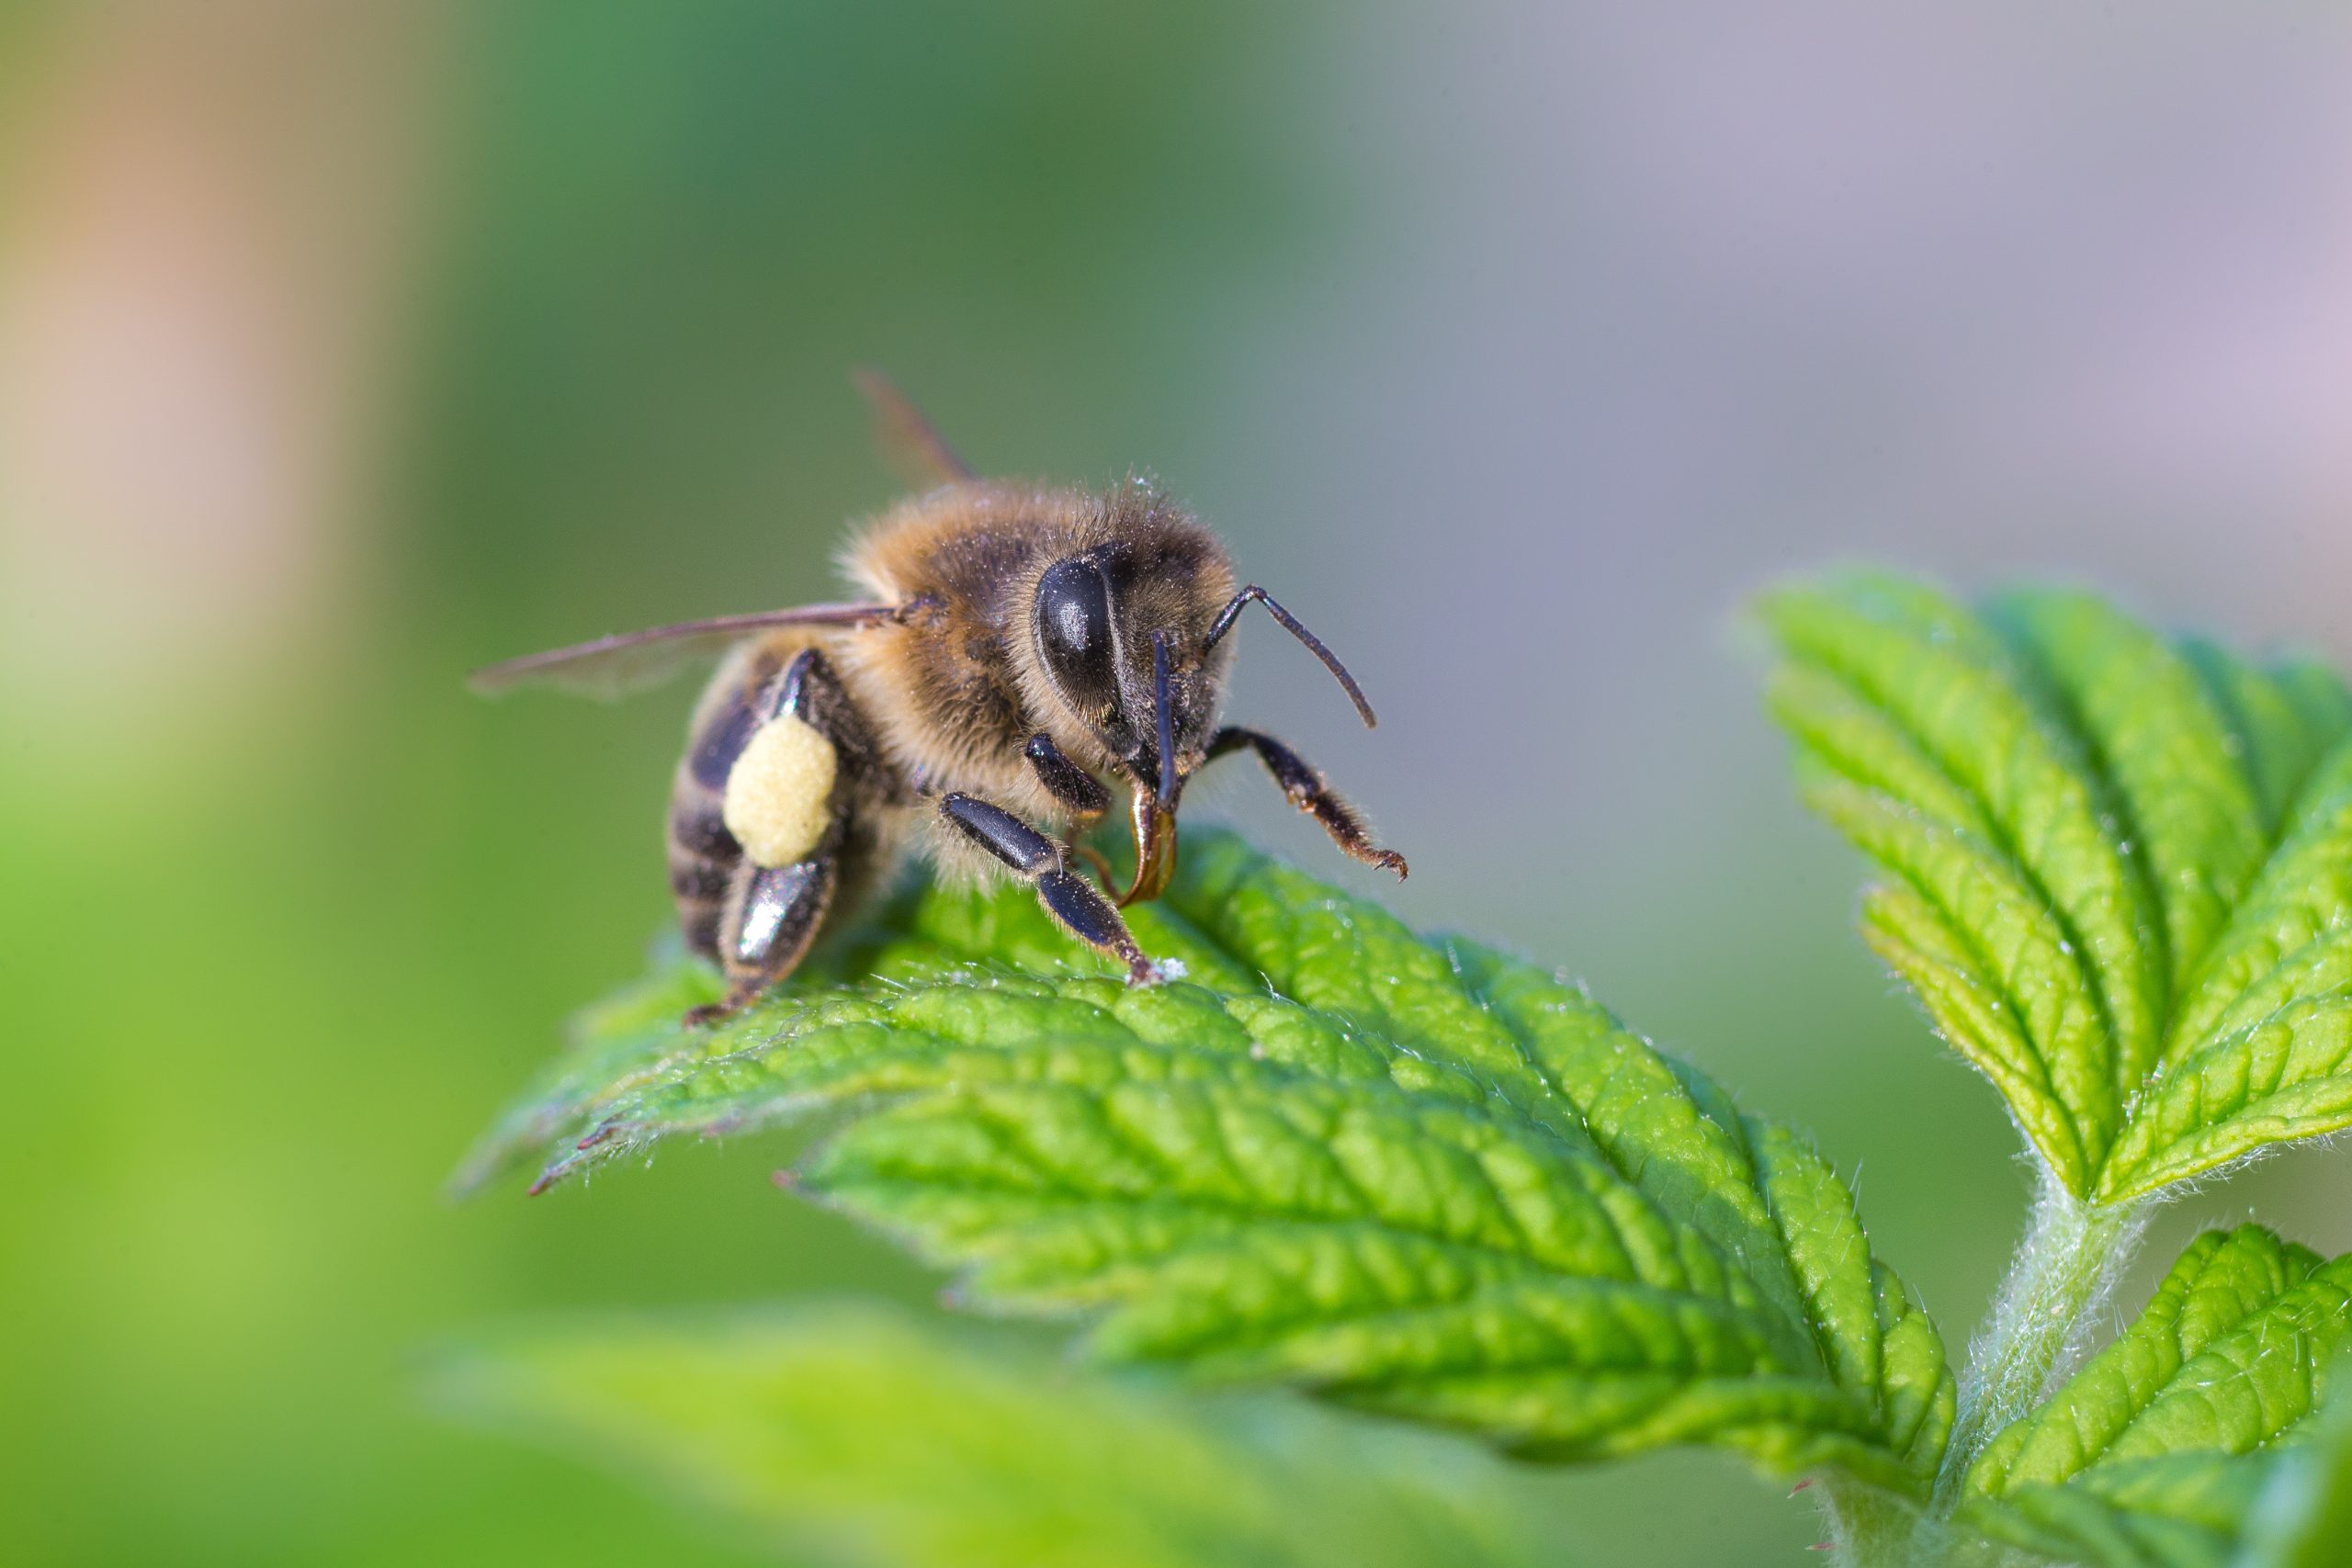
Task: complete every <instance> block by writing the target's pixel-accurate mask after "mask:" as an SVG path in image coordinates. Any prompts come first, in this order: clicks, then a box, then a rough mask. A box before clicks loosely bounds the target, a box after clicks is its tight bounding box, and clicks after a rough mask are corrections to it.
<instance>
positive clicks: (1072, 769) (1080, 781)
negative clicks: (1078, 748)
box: [1021, 732, 1117, 887]
mask: <svg viewBox="0 0 2352 1568" xmlns="http://www.w3.org/2000/svg"><path fill="white" fill-rule="evenodd" d="M1021 754H1022V755H1023V757H1026V758H1028V759H1029V772H1030V773H1032V774H1033V775H1034V776H1035V778H1036V780H1037V783H1038V784H1039V785H1040V786H1041V787H1043V788H1044V790H1045V792H1046V794H1047V795H1052V796H1053V797H1054V799H1055V800H1057V802H1059V803H1060V804H1061V806H1062V807H1063V809H1065V810H1067V811H1068V812H1069V814H1070V815H1071V816H1072V817H1073V818H1076V819H1077V828H1078V831H1079V832H1080V833H1083V832H1085V831H1087V830H1088V829H1091V828H1092V827H1093V826H1094V824H1095V823H1097V822H1099V821H1101V820H1102V819H1103V813H1104V812H1106V811H1108V810H1110V809H1111V792H1110V791H1109V790H1107V789H1104V788H1103V781H1102V780H1100V779H1098V778H1096V777H1095V776H1094V775H1093V774H1092V773H1088V772H1087V771H1086V770H1085V769H1084V768H1081V767H1080V766H1079V765H1078V764H1077V763H1076V762H1073V761H1070V760H1069V756H1068V755H1067V754H1066V753H1065V752H1064V751H1063V750H1062V749H1061V748H1060V747H1058V746H1057V745H1055V744H1054V738H1053V737H1052V736H1050V735H1046V734H1045V733H1043V732H1040V733H1038V734H1035V735H1033V736H1031V737H1030V738H1029V743H1028V744H1027V745H1026V746H1023V748H1022V749H1021ZM1070 850H1071V852H1073V853H1075V854H1076V855H1078V856H1079V857H1080V859H1082V860H1083V861H1085V862H1086V863H1087V864H1089V865H1091V866H1092V867H1093V868H1094V874H1095V875H1096V876H1098V877H1100V878H1102V879H1103V886H1105V887H1113V886H1117V885H1116V884H1115V883H1114V882H1113V881H1112V880H1111V866H1110V863H1108V862H1107V861H1105V860H1103V856H1102V854H1101V853H1100V852H1098V851H1096V850H1094V849H1093V848H1092V847H1091V846H1089V845H1086V844H1082V843H1076V842H1073V843H1072V844H1071V845H1070Z"/></svg>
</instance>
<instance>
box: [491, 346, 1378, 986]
mask: <svg viewBox="0 0 2352 1568" xmlns="http://www.w3.org/2000/svg"><path fill="white" fill-rule="evenodd" d="M858 381H859V386H860V388H861V389H862V390H863V391H864V392H865V394H866V397H867V399H868V400H869V401H870V402H871V403H872V404H873V405H874V410H875V412H876V420H877V424H878V426H879V429H880V431H881V433H882V435H883V437H884V440H885V444H886V446H888V447H891V448H893V449H895V450H896V452H897V453H898V454H899V457H901V458H902V459H904V460H905V462H906V465H907V466H908V467H909V468H910V471H912V472H914V473H916V474H918V475H920V476H921V477H922V478H923V479H928V480H930V481H931V482H932V488H930V489H929V490H927V491H924V492H923V493H921V494H918V495H915V496H912V497H910V498H909V499H907V500H904V501H901V502H899V503H898V504H897V505H896V506H894V507H892V508H891V509H890V510H888V512H886V513H883V514H882V515H881V516H880V517H879V518H878V519H876V521H875V522H873V523H872V524H871V525H869V526H867V527H866V528H865V530H864V531H863V532H862V533H861V534H860V535H859V536H857V537H855V538H854V540H853V541H852V542H851V544H850V546H849V547H848V549H847V551H846V552H845V554H844V556H843V566H844V568H845V570H846V571H847V574H848V575H849V576H850V578H852V579H853V580H854V581H855V582H856V584H857V585H858V587H859V588H860V589H862V590H863V591H864V592H865V598H862V599H860V600H858V601H856V602H854V603H848V604H810V605H803V606H800V607H798V608H796V609H788V610H773V611H766V612H762V613H757V614H752V615H725V616H720V617H718V618H717V619H714V620H705V621H695V622H690V623H687V624H684V625H681V626H659V627H656V628H654V629H652V630H650V631H640V632H631V633H627V634H624V635H621V636H616V637H604V638H601V639H599V640H597V641H594V642H589V643H582V644H580V645H578V646H576V647H572V648H563V649H555V650H553V651H551V652H547V653H536V654H531V655H529V656H527V657H526V658H522V659H516V660H509V661H507V662H505V663H503V664H495V665H492V666H491V667H490V668H488V669H486V670H481V671H477V672H476V673H475V674H474V676H473V677H472V684H473V686H474V688H475V689H476V690H477V691H481V692H484V693H499V692H503V691H506V690H509V689H511V688H514V687H516V686H522V685H527V684H534V683H547V684H551V685H554V686H558V687H561V688H564V689H568V690H571V691H575V692H582V693H585V694H591V695H599V696H613V695H617V694H621V693H623V692H626V691H629V690H633V689H636V688H638V687H639V686H642V685H645V684H649V683H651V682H654V681H657V680H659V679H662V678H663V677H665V676H666V675H668V674H670V673H672V672H673V671H675V670H676V669H678V668H679V667H681V666H682V665H684V664H685V663H687V662H690V661H692V660H695V658H698V657H703V658H707V657H710V656H712V655H718V656H720V663H719V666H718V671H717V673H716V674H715V675H714V676H713V677H712V679H711V682H710V683H709V685H708V686H707V688H705V690H704V692H703V694H702V698H701V700H700V701H699V702H698V703H696V704H695V710H694V717H693V720H692V722H691V723H690V724H689V726H688V728H687V739H686V750H685V755H684V757H683V758H682V759H681V760H680V761H679V763H678V767H677V773H676V776H675V780H674V783H673V787H672V790H671V795H670V811H669V819H668V834H669V856H668V859H669V876H670V890H671V893H672V895H673V897H674V898H675V900H676V904H677V912H678V921H679V924H680V926H681V927H682V928H683V930H684V934H685V939H686V942H687V943H688V944H689V945H690V946H691V947H693V948H694V949H695V951H696V952H698V953H703V954H704V955H706V956H707V957H708V958H710V959H711V960H712V961H713V962H715V963H716V964H718V966H719V968H720V969H721V970H722V971H723V973H724V974H725V976H726V978H727V982H728V989H727V992H726V995H725V997H724V999H722V1000H720V1001H718V1002H717V1003H714V1004H711V1005H709V1006H707V1007H704V1008H698V1009H696V1010H695V1011H694V1012H693V1013H691V1014H689V1015H688V1018H689V1021H695V1022H708V1021H716V1020H718V1019H721V1018H724V1017H726V1016H728V1015H729V1014H731V1013H733V1012H735V1011H737V1010H740V1009H741V1008H743V1007H745V1006H748V1005H749V1004H750V1003H751V1002H752V1001H753V1000H755V999H756V998H758V997H759V996H760V995H761V994H762V993H763V992H764V991H765V990H766V989H767V988H768V987H771V986H773V985H775V983H776V982H777V981H779V980H781V979H783V978H784V977H785V976H787V975H789V974H790V973H791V972H792V970H793V968H794V966H795V965H797V964H798V963H799V962H800V961H801V959H802V957H803V956H804V955H805V954H806V953H808V951H809V947H810V946H811V945H812V944H813V943H814V942H815V941H816V940H817V938H818V937H819V936H820V934H822V933H823V931H825V930H826V929H827V927H828V926H829V925H831V924H832V923H834V922H836V921H837V920H839V919H842V917H843V915H845V914H846V913H847V912H848V911H849V910H850V909H851V908H854V905H855V904H856V903H857V901H858V899H859V898H860V897H862V896H863V895H865V893H867V892H869V891H870V890H872V889H873V888H874V887H876V886H877V885H878V884H879V883H881V882H882V881H883V880H884V879H885V878H886V877H887V876H888V874H889V873H890V872H891V870H892V869H893V868H894V867H895V866H896V865H897V864H898V863H899V861H900V859H901V858H902V857H903V856H904V855H905V854H906V853H908V852H910V850H918V849H919V850H921V851H922V852H926V853H927V854H928V855H929V856H930V858H931V859H932V860H933V862H934V863H936V864H939V865H941V866H943V867H944V868H946V869H949V870H976V871H978V872H980V873H982V874H1011V875H1013V876H1016V877H1019V878H1020V879H1022V880H1023V881H1024V882H1026V883H1028V884H1029V886H1032V887H1033V888H1035V890H1036V895H1037V897H1038V900H1039V901H1040V902H1041V903H1042V904H1043V905H1044V906H1045V908H1046V912H1047V913H1049V914H1050V915H1051V916H1052V917H1053V918H1054V919H1056V920H1057V922H1059V923H1060V925H1061V926H1062V927H1063V928H1064V929H1065V930H1067V931H1069V933H1070V934H1071V935H1072V936H1073V937H1075V938H1077V939H1078V940H1079V941H1080V942H1084V943H1086V944H1087V945H1088V946H1090V947H1092V948H1094V949H1096V950H1098V951H1099V952H1102V953H1107V954H1110V955H1111V956H1113V957H1114V958H1115V959H1117V960H1119V961H1120V962H1122V963H1123V964H1125V966H1126V971H1127V978H1128V981H1129V983H1130V984H1133V985H1147V984H1149V983H1151V982H1153V981H1154V980H1156V979H1158V978H1159V971H1158V969H1157V968H1156V967H1155V965H1154V964H1152V962H1151V960H1150V959H1149V958H1148V956H1146V954H1145V953H1144V952H1143V950H1142V949H1141V947H1139V946H1138V945H1137V944H1136V939H1135V936H1134V934H1133V933H1132V932H1131V931H1129V930H1128V928H1127V924H1126V921H1125V919H1122V918H1121V917H1120V914H1119V909H1120V908H1121V907H1123V906H1125V905H1128V904H1133V903H1136V902H1138V901H1141V900H1144V899H1148V898H1152V897H1157V896H1158V895H1159V893H1160V892H1161V891H1162V890H1163V889H1164V888H1165V887H1166V886H1168V882H1169V879H1170V876H1171V875H1172V874H1174V871H1175V867H1176V846H1177V836H1176V810H1177V803H1178V801H1179V799H1180V797H1181V796H1182V793H1183V789H1184V785H1185V784H1186V783H1187V782H1188V781H1189V780H1190V779H1191V778H1192V777H1193V774H1195V773H1198V772H1199V771H1200V770H1201V769H1202V768H1204V767H1205V766H1207V765H1208V764H1209V763H1210V762H1213V761H1216V759H1218V758H1220V757H1224V756H1227V755H1229V754H1231V753H1233V752H1237V751H1249V752H1252V753H1254V754H1255V755H1256V756H1257V758H1258V760H1259V761H1260V762H1261V763H1262V764H1263V765H1264V767H1265V768H1266V769H1267V771H1268V772H1269V773H1272V775H1273V778H1274V782H1275V783H1276V784H1279V785H1280V786H1281V788H1282V790H1283V794H1284V795H1287V796H1289V798H1290V800H1291V801H1292V803H1293V804H1294V805H1295V806H1296V807H1298V808H1299V809H1300V810H1301V811H1304V812H1306V814H1307V815H1309V816H1311V817H1313V818H1315V819H1316V820H1317V822H1319V823H1321V824H1322V825H1323V828H1324V829H1325V830H1326V831H1327V832H1329V835H1330V837H1331V839H1332V840H1333V841H1334V842H1335V843H1337V844H1338V845H1339V847H1340V849H1341V850H1343V851H1345V852H1347V853H1349V854H1351V855H1352V856H1354V857H1355V858H1356V859H1358V860H1360V861H1363V862H1365V863H1369V864H1372V865H1375V866H1380V867H1383V868H1385V869H1387V870H1389V871H1393V872H1395V873H1396V874H1397V875H1398V876H1399V877H1402V876H1403V875H1405V874H1406V864H1405V860H1404V857H1403V856H1402V855H1399V854H1397V852H1395V851H1393V850H1387V849H1383V848H1381V847H1379V846H1378V845H1377V844H1375V843H1374V841H1373V839H1372V836H1371V834H1370V833H1369V832H1368V831H1367V830H1366V829H1365V827H1364V825H1363V820H1362V819H1361V818H1359V817H1358V816H1357V814H1356V812H1355V810H1354V809H1353V808H1352V807H1350V806H1349V805H1348V804H1347V803H1346V802H1345V801H1344V800H1342V799H1341V798H1340V796H1339V795H1337V794H1335V793H1333V792H1332V790H1331V789H1330V787H1329V785H1328V784H1326V783H1325V782H1324V778H1323V775H1322V774H1321V773H1318V772H1317V770H1316V769H1315V768H1314V767H1313V766H1311V765H1310V764H1309V763H1308V762H1307V761H1306V759H1304V758H1303V757H1301V756H1300V755H1299V754H1298V753H1297V752H1296V751H1295V750H1291V748H1290V747H1288V746H1287V745H1285V744H1283V742H1282V741H1280V740H1277V739H1274V738H1273V737H1272V736H1271V735H1268V734H1266V733H1264V732H1263V731H1261V730H1257V729H1251V728H1244V727H1241V726H1238V725H1220V724H1219V723H1218V722H1217V717H1218V707H1219V704H1220V701H1221V699H1222V697H1223V694H1224V691H1225V683H1226V678H1227V670H1228V668H1229V666H1230V664H1231V662H1232V658H1233V644H1232V642H1231V640H1229V635H1228V634H1230V633H1231V631H1232V630H1233V626H1234V624H1235V622H1236V620H1237V619H1238V617H1239V616H1240V615H1241V612H1242V611H1243V610H1245V609H1246V608H1248V607H1249V606H1250V604H1262V605H1264V606H1265V608H1266V610H1267V612H1268V613H1269V614H1271V615H1272V616H1273V617H1274V619H1275V620H1276V621H1277V622H1278V623H1280V624H1281V626H1283V629H1284V630H1286V631H1288V632H1289V633H1290V634H1291V635H1292V636H1293V637H1296V638H1297V639H1298V640H1299V641H1300V642H1301V643H1303V644H1304V645H1305V646H1306V649H1308V651H1310V652H1311V653H1313V654H1314V655H1315V657H1316V658H1317V659H1318V660H1321V661H1322V663H1323V665H1324V667H1325V668H1327V669H1328V670H1329V671H1330V672H1331V673H1332V675H1333V676H1334V677H1336V678H1337V679H1338V681H1339V682H1340V686H1341V687H1342V688H1344V689H1345V691H1346V692H1347V694H1348V696H1349V698H1350V700H1351V702H1353V703H1354V705H1355V708H1356V712H1357V713H1358V715H1360V716H1362V718H1363V722H1364V723H1365V725H1367V726H1370V725H1372V724H1374V723H1375V722H1376V720H1375V719H1374V714H1373V710H1372V705H1371V704H1370V703H1369V702H1367V701H1366V700H1365V698H1364V694H1363V689H1362V688H1361V687H1359V686H1358V685H1357V684H1356V682H1355V678H1354V677H1353V676H1352V675H1351V674H1349V673H1348V671H1347V667H1346V666H1345V665H1343V664H1341V663H1340V660H1338V658H1336V657H1335V656H1334V655H1333V654H1332V652H1331V650H1330V649H1328V648H1326V647H1324V646H1323V644H1322V642H1321V641H1320V640H1319V639H1318V638H1317V637H1316V636H1315V635H1314V634H1313V633H1312V632H1310V631H1308V630H1307V629H1306V626H1303V625H1301V624H1300V623H1299V621H1298V620H1297V618H1296V617H1295V616H1293V615H1291V614H1290V612H1289V611H1287V610H1285V609H1283V606H1282V605H1280V604H1276V603H1275V602H1274V601H1273V600H1272V598H1270V597H1268V596H1267V593H1266V592H1265V590H1264V589H1262V588H1260V587H1258V586H1257V585H1256V584H1254V583H1251V584H1241V583H1239V581H1238V578H1237V574H1236V573H1235V570H1234V568H1233V563H1232V560H1231V558H1229V557H1228V556H1227V553H1226V551H1225V548H1224V547H1223V546H1222V545H1220V544H1219V543H1218V542H1217V540H1216V537H1215V536H1213V535H1212V534H1211V533H1210V532H1209V531H1208V529H1207V528H1205V527H1204V526H1203V525H1201V523H1200V522H1199V521H1198V520H1196V519H1195V518H1193V516H1192V515H1191V514H1190V513H1187V512H1186V511H1184V509H1183V508H1182V507H1181V506H1179V505H1178V504H1177V503H1176V502H1173V501H1171V500H1170V499H1169V498H1168V497H1167V496H1166V495H1165V494H1164V493H1162V492H1161V491H1159V489H1158V488H1157V487H1156V486H1155V485H1153V484H1150V483H1148V482H1144V481H1140V480H1131V481H1130V482H1128V483H1126V484H1124V485H1121V486H1118V487H1116V488H1114V489H1112V490H1109V491H1090V490H1083V489H1078V488H1074V487H1069V486H1058V485H1047V484H1033V483H1026V482H1020V481H1013V480H1005V479H980V478H978V476H977V475H976V474H975V473H974V472H973V471H972V470H971V469H970V468H968V467H967V466H966V465H965V464H964V462H963V461H962V459H961V458H959V457H956V454H955V452H954V451H953V450H952V449H951V448H950V447H949V446H947V444H946V443H945V442H944V440H942V439H941V438H940V435H939V434H938V432H937V431H936V430H934V429H933V427H932V425H931V424H930V423H928V422H927V421H926V420H925V419H924V418H923V416H922V413H921V412H919V411H917V410H916V409H915V408H914V406H913V405H912V404H910V403H909V402H908V401H907V400H905V399H904V398H903V397H901V396H900V395H899V393H898V391H897V390H896V389H894V388H892V387H891V386H890V385H889V384H888V382H886V381H884V380H883V379H882V378H879V377H878V376H875V375H873V374H872V373H870V372H869V373H862V374H861V375H860V376H859V378H858ZM1106 781H1107V782H1106ZM1114 787H1115V789H1116V790H1117V791H1118V792H1120V793H1124V795H1125V797H1126V801H1125V804H1126V809H1127V818H1128V822H1129V826H1130V829H1131V831H1132V833H1133V837H1134V841H1135V870H1134V874H1133V876H1132V878H1131V879H1130V880H1129V882H1128V885H1127V886H1125V888H1123V889H1122V888H1120V887H1118V886H1117V882H1116V880H1115V879H1114V877H1113V876H1112V875H1111V874H1110V873H1109V869H1108V867H1107V866H1106V865H1105V864H1104V863H1103V860H1102V858H1101V857H1100V856H1099V855H1097V854H1095V853H1093V852H1092V851H1091V850H1090V849H1087V848H1085V847H1084V846H1083V845H1081V844H1079V843H1078V842H1077V838H1078V836H1079V835H1082V834H1083V833H1084V832H1086V831H1087V830H1088V829H1091V828H1092V827H1094V826H1095V825H1096V824H1098V823H1099V822H1101V821H1102V820H1103V818H1104V817H1105V816H1106V814H1107V813H1108V812H1110V810H1111V809H1112V807H1113V806H1114ZM1078 856H1083V857H1084V859H1085V861H1086V863H1088V865H1089V867H1090V868H1091V869H1092V870H1093V871H1094V873H1095V874H1096V875H1097V876H1098V877H1099V878H1100V879H1101V881H1102V884H1103V886H1101V887H1100V888H1098V887H1097V886H1094V885H1093V884H1091V883H1090V882H1089V881H1088V880H1087V879H1086V878H1085V877H1084V876H1083V875H1081V874H1080V872H1079V871H1078V870H1076V869H1073V865H1072V862H1073V859H1074V857H1078Z"/></svg>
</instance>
